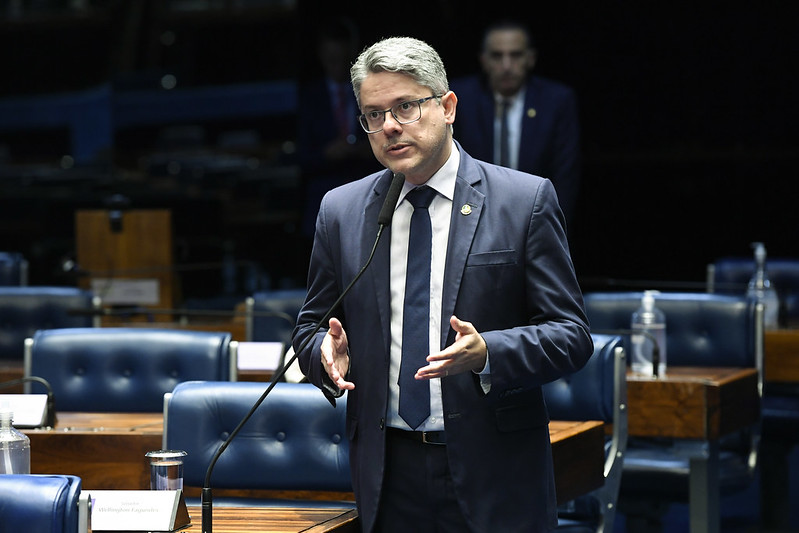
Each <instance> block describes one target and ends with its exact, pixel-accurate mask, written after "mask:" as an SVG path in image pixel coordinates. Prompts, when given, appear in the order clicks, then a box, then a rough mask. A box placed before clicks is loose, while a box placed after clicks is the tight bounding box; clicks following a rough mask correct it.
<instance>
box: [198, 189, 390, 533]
mask: <svg viewBox="0 0 799 533" xmlns="http://www.w3.org/2000/svg"><path fill="white" fill-rule="evenodd" d="M404 182H405V176H404V175H403V174H395V175H394V178H393V179H392V181H391V185H390V186H389V189H388V193H387V194H386V199H385V200H384V202H383V207H382V208H381V209H380V214H379V215H378V217H377V224H378V229H377V236H376V237H375V242H374V244H373V245H372V250H371V252H370V253H369V257H368V259H367V260H366V263H364V265H363V267H361V269H360V270H359V271H358V273H357V274H356V275H355V277H354V278H353V279H352V281H351V282H350V283H349V285H347V287H346V288H345V289H344V290H343V291H342V292H341V294H340V295H339V297H338V298H337V299H336V301H335V302H333V305H331V306H330V308H329V309H328V310H327V312H326V313H325V315H324V316H323V317H322V318H321V319H320V320H319V322H318V323H317V324H316V326H315V327H314V329H313V331H311V333H310V334H309V335H308V336H307V337H306V339H305V340H304V341H303V343H302V344H301V345H300V347H299V348H298V349H297V351H295V352H294V355H292V356H291V358H290V359H289V360H288V361H287V362H285V363H284V364H283V366H281V367H280V369H279V370H278V371H277V372H276V373H275V375H274V376H273V377H272V382H271V383H270V384H269V386H268V387H267V388H266V390H265V391H264V392H263V394H261V396H260V397H259V398H258V400H257V401H256V402H255V404H253V406H252V408H250V411H249V412H248V413H247V414H246V415H245V416H244V418H243V419H242V420H241V422H239V424H238V425H237V426H236V428H235V429H234V430H233V431H231V433H230V435H228V438H227V439H225V442H223V443H222V444H221V445H220V446H219V448H218V449H217V451H216V453H215V454H214V456H213V457H212V458H211V462H210V464H209V465H208V470H207V471H206V473H205V482H204V483H203V488H202V493H201V499H200V501H201V512H202V533H212V532H213V496H212V494H211V492H212V491H211V473H212V472H213V470H214V465H216V462H217V461H218V460H219V457H220V456H221V455H222V453H223V452H224V451H225V450H226V449H227V447H228V446H229V445H230V443H231V442H232V441H233V439H234V438H235V437H236V435H238V433H239V431H241V428H242V427H244V424H246V423H247V421H248V420H249V419H250V418H251V417H252V415H253V414H254V413H255V411H256V410H257V409H258V407H259V406H260V405H261V404H262V403H263V401H264V400H265V399H266V397H267V395H268V394H269V393H270V392H271V391H272V389H274V388H275V385H277V383H278V381H280V378H282V377H283V375H284V374H285V373H286V371H287V370H288V368H289V367H290V366H291V365H292V364H293V363H294V361H295V360H296V359H297V357H298V356H299V354H300V353H301V352H302V351H303V350H305V348H307V347H308V344H309V343H310V342H311V340H313V338H314V337H315V336H316V334H317V333H318V332H319V330H320V329H322V325H323V324H324V323H325V322H327V321H328V320H329V319H330V315H332V314H333V311H334V310H335V309H336V308H337V307H338V305H339V304H340V303H341V301H342V300H343V299H344V296H346V295H347V293H348V292H349V291H350V289H351V288H352V286H353V285H355V282H356V281H358V279H360V277H361V275H362V274H363V273H364V272H365V271H366V268H367V267H368V266H369V265H370V264H371V262H372V258H374V255H375V251H376V250H377V244H378V243H379V242H380V237H381V236H382V235H383V230H384V229H385V228H387V227H388V226H389V225H391V219H392V218H393V216H394V208H395V207H396V205H397V200H398V199H399V195H400V191H401V190H402V184H403V183H404Z"/></svg>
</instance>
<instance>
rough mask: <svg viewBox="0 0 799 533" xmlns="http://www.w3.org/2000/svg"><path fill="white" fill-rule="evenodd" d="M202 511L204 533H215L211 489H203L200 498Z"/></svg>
mask: <svg viewBox="0 0 799 533" xmlns="http://www.w3.org/2000/svg"><path fill="white" fill-rule="evenodd" d="M200 501H201V511H202V530H203V531H202V533H212V531H213V521H214V518H213V497H212V495H211V488H210V487H203V490H202V494H201V496H200Z"/></svg>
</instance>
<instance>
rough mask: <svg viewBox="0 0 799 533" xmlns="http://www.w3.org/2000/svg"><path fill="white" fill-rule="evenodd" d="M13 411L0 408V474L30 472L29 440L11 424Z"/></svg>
mask: <svg viewBox="0 0 799 533" xmlns="http://www.w3.org/2000/svg"><path fill="white" fill-rule="evenodd" d="M12 418H13V413H12V412H11V410H9V409H0V474H30V473H31V440H30V439H29V438H28V436H27V435H25V434H24V433H21V432H19V431H17V430H16V429H15V428H14V426H12V425H11V421H12Z"/></svg>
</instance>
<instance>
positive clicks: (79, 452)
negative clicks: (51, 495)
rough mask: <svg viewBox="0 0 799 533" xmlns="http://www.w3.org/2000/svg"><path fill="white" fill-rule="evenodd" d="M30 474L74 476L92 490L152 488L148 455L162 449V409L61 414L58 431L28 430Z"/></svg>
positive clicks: (58, 420) (59, 415)
mask: <svg viewBox="0 0 799 533" xmlns="http://www.w3.org/2000/svg"><path fill="white" fill-rule="evenodd" d="M24 433H25V434H26V435H28V437H30V439H31V473H33V474H74V475H76V476H79V477H80V478H81V480H82V481H83V486H84V487H85V488H89V489H124V490H141V489H148V488H150V473H149V469H148V468H147V459H146V458H145V456H144V454H146V453H147V452H149V451H151V450H160V449H161V440H162V437H161V436H162V435H163V415H162V414H161V413H58V414H57V420H56V427H55V429H26V430H24Z"/></svg>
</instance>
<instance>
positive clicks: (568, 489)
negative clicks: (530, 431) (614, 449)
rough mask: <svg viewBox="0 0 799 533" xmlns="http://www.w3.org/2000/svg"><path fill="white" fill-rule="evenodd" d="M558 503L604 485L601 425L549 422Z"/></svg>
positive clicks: (603, 444)
mask: <svg viewBox="0 0 799 533" xmlns="http://www.w3.org/2000/svg"><path fill="white" fill-rule="evenodd" d="M549 439H550V442H551V443H552V460H553V462H554V469H555V490H556V493H557V495H558V503H565V502H567V501H569V500H573V499H574V498H576V497H578V496H581V495H583V494H586V493H588V492H590V491H592V490H594V489H598V488H599V487H601V486H602V485H603V484H604V483H605V429H604V424H603V423H602V422H596V421H588V422H565V421H559V420H553V421H551V422H550V423H549Z"/></svg>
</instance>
